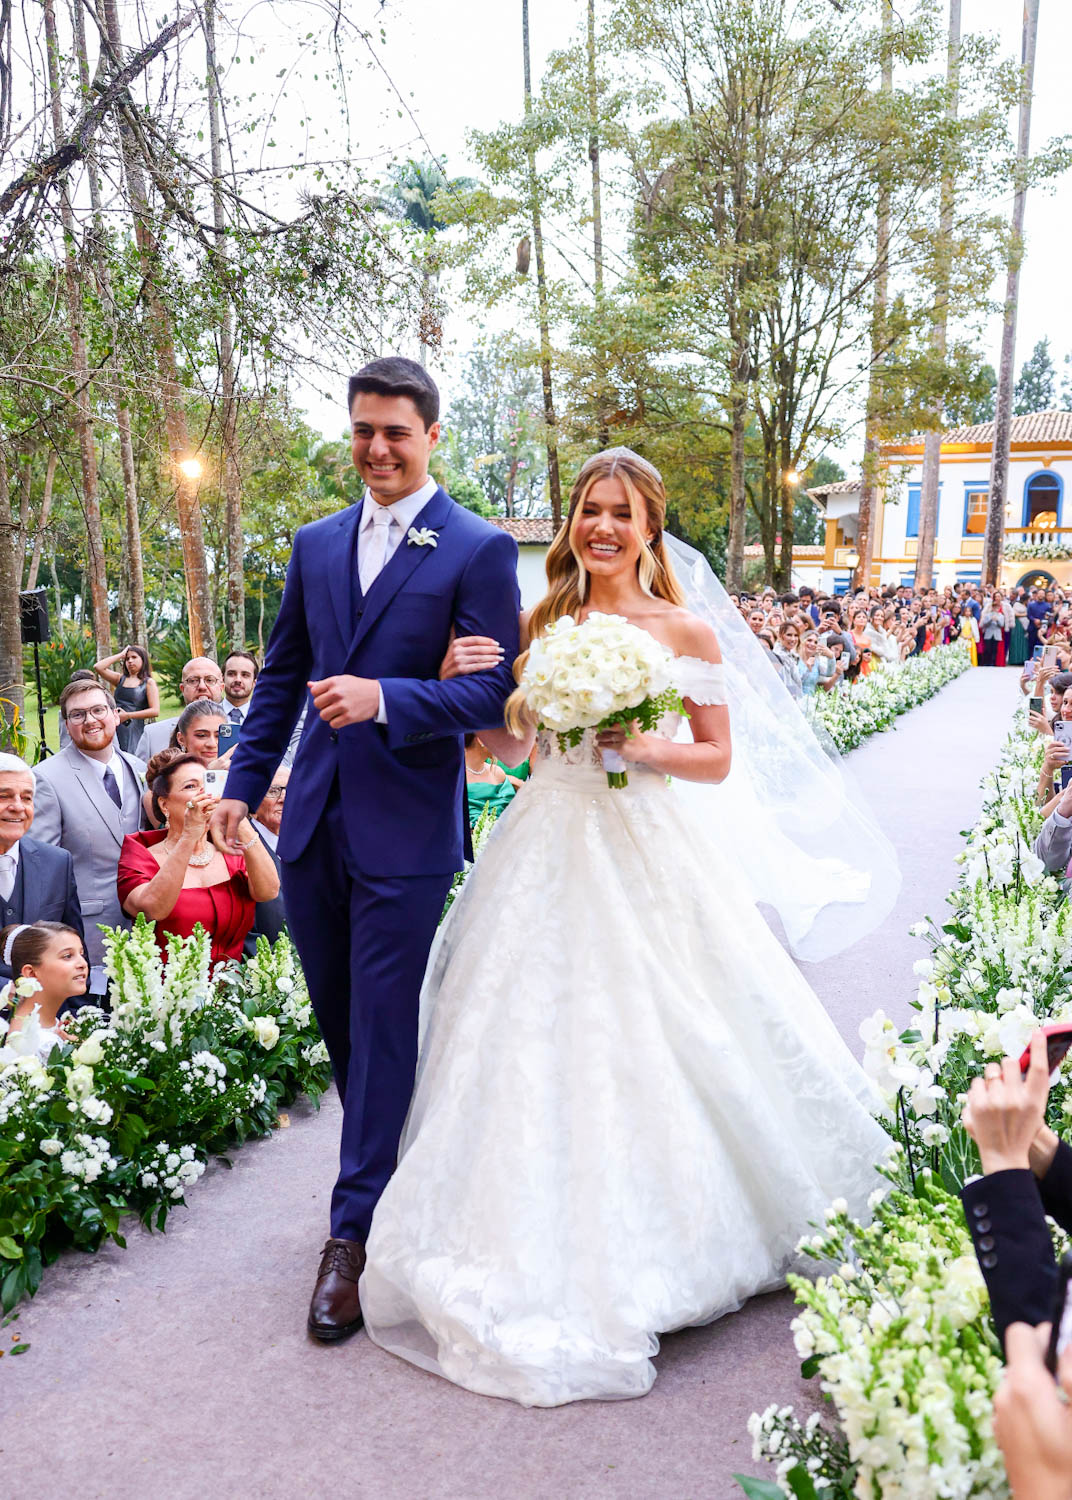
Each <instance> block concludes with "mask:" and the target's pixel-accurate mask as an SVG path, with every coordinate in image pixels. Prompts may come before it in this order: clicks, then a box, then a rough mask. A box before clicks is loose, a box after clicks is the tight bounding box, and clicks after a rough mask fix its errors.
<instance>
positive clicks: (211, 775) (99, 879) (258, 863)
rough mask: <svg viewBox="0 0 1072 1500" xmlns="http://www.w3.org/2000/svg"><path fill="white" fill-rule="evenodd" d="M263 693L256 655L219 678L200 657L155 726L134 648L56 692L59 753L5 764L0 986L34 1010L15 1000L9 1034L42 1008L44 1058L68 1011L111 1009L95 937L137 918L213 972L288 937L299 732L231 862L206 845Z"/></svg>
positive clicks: (235, 662)
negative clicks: (25, 994)
mask: <svg viewBox="0 0 1072 1500" xmlns="http://www.w3.org/2000/svg"><path fill="white" fill-rule="evenodd" d="M256 681H257V662H256V659H255V658H254V657H253V656H252V655H251V654H250V653H249V652H245V651H235V652H232V653H231V654H230V655H229V656H228V657H227V658H226V660H225V661H224V663H223V667H222V669H221V668H220V667H219V666H217V664H216V663H215V662H212V661H207V660H205V659H202V658H195V659H194V660H192V661H189V662H187V663H186V665H185V667H184V668H183V672H182V683H181V692H182V698H183V703H184V707H183V709H182V712H181V713H179V714H178V715H176V716H175V717H174V718H171V719H167V720H160V718H159V707H160V697H159V692H158V689H157V686H156V683H155V681H154V680H153V678H152V673H151V667H150V663H149V658H148V654H147V653H146V652H145V651H144V650H142V648H140V647H134V646H131V647H127V648H126V649H125V650H124V651H122V652H120V653H119V654H118V655H116V656H113V657H107V658H105V659H104V660H103V661H101V662H98V663H97V667H96V669H95V671H94V672H77V673H75V674H74V675H73V676H72V680H71V681H70V682H68V684H67V686H66V687H65V688H64V689H63V692H62V693H61V694H60V701H59V711H60V726H61V731H62V732H61V742H62V748H61V749H60V750H59V752H58V753H57V754H56V755H53V756H49V757H47V758H46V759H45V760H43V761H42V762H41V763H40V764H38V765H37V766H36V767H31V766H30V765H29V764H28V763H27V762H26V761H24V760H22V759H21V758H20V757H19V756H17V755H11V754H6V753H0V929H2V931H0V983H3V982H4V981H7V980H11V979H18V978H20V977H21V978H23V979H26V980H33V981H35V983H36V984H38V985H40V989H39V990H35V991H34V995H35V1000H34V1005H31V1004H30V1002H29V1000H27V999H25V998H20V997H19V996H18V994H17V992H14V993H13V992H12V991H10V990H9V991H8V998H7V1001H6V1009H7V1015H6V1019H8V1021H9V1024H10V1027H11V1029H12V1031H13V1032H14V1033H16V1034H17V1033H18V1031H19V1030H20V1029H21V1026H22V1025H23V1022H24V1018H25V1017H26V1016H27V1015H29V1014H31V1013H32V1011H33V1009H34V1006H36V1008H37V1012H38V1024H39V1025H40V1026H41V1027H42V1028H43V1030H42V1032H41V1045H42V1046H47V1045H51V1040H54V1039H55V1036H56V1035H62V1026H63V1015H64V1014H65V1013H66V1012H67V1011H69V1010H70V1009H72V1008H76V1007H77V1005H78V1004H82V1003H86V1002H91V1003H93V1004H97V1005H101V1006H105V1007H106V1006H107V981H106V977H105V973H104V968H103V959H104V945H103V936H102V933H101V928H102V927H107V928H115V927H129V926H130V924H131V922H132V921H133V920H134V919H135V918H136V917H137V916H138V914H139V913H143V914H144V915H145V916H146V917H147V918H149V919H150V920H152V921H153V922H155V924H156V929H155V930H156V940H157V942H158V943H159V945H160V948H161V951H162V952H163V953H164V954H165V956H166V951H167V939H168V936H169V935H177V936H180V937H187V936H189V935H190V934H191V933H192V932H193V930H194V928H195V926H197V925H198V924H200V926H201V927H202V928H203V929H204V930H205V931H206V932H207V933H208V935H209V939H210V942H211V956H212V961H213V962H214V963H218V962H223V961H226V960H237V959H239V958H241V957H242V955H243V954H244V953H245V954H249V953H252V952H253V951H254V949H255V947H256V941H257V938H258V936H261V935H263V936H265V937H267V938H268V939H269V940H271V941H273V942H274V941H275V939H276V938H277V937H278V936H279V934H280V932H281V931H282V930H283V929H284V927H285V925H286V912H285V909H284V907H283V900H282V896H281V894H280V882H279V863H278V856H277V853H276V845H277V841H278V836H279V829H280V823H281V820H282V815H283V807H284V802H285V798H286V793H287V785H288V783H289V780H290V775H291V763H292V761H293V758H294V751H295V749H296V745H297V738H298V731H296V732H295V737H294V739H293V740H292V741H291V745H290V746H289V748H288V751H287V755H286V757H285V758H284V762H283V764H281V765H280V766H279V768H278V770H277V772H276V774H275V776H274V777H273V781H272V785H271V786H270V787H269V788H268V791H267V793H266V794H265V797H264V800H263V802H262V803H261V805H260V807H258V808H257V809H256V811H255V812H254V813H253V815H252V817H250V818H249V819H247V820H245V821H244V822H243V823H242V825H241V826H240V829H239V841H240V845H241V847H240V849H239V850H238V851H232V850H230V849H228V850H222V849H220V848H217V847H216V845H215V844H214V843H213V842H212V841H211V840H210V838H209V836H208V826H209V818H210V814H211V811H212V808H213V806H214V805H215V802H216V801H217V800H218V798H219V797H220V796H221V795H222V793H223V789H224V781H225V777H226V772H227V766H228V763H229V761H230V758H231V756H232V755H233V753H234V749H235V746H236V745H237V743H238V739H239V736H240V734H241V728H242V724H243V722H244V720H245V716H246V713H247V712H248V709H249V704H250V700H251V698H252V696H253V692H254V689H255V686H256ZM131 746H135V747H136V748H135V749H132V748H131ZM138 751H141V752H142V754H139V753H137V752H138ZM143 755H145V756H147V760H146V759H143V758H142V757H143ZM61 991H62V993H61Z"/></svg>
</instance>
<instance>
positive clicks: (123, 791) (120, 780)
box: [78, 744, 134, 812]
mask: <svg viewBox="0 0 1072 1500" xmlns="http://www.w3.org/2000/svg"><path fill="white" fill-rule="evenodd" d="M78 753H79V755H80V756H81V757H82V759H83V760H84V761H85V763H86V765H87V766H92V767H93V769H94V771H95V772H96V774H97V780H98V781H99V782H100V784H101V786H103V785H104V773H105V771H106V770H108V769H109V768H110V769H111V772H112V775H113V776H114V777H115V784H116V786H117V787H118V788H119V798H120V802H121V804H122V806H121V808H120V811H121V812H125V811H126V809H127V807H128V806H129V805H130V799H131V796H132V795H133V792H134V788H133V787H131V786H128V785H127V768H126V766H125V765H124V764H123V761H122V758H121V757H120V756H119V755H117V754H116V750H115V745H114V744H113V746H112V753H111V757H110V758H109V759H108V760H96V759H95V758H94V757H93V756H92V755H87V754H86V752H85V751H84V750H79V751H78Z"/></svg>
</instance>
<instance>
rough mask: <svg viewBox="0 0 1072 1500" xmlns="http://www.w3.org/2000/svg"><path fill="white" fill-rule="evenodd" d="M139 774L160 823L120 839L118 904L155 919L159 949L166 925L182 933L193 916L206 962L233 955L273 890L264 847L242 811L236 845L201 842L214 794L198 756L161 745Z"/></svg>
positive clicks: (270, 866) (272, 867)
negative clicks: (208, 948) (231, 849)
mask: <svg viewBox="0 0 1072 1500" xmlns="http://www.w3.org/2000/svg"><path fill="white" fill-rule="evenodd" d="M146 780H147V781H148V783H149V790H150V792H151V794H152V800H153V812H154V814H155V816H156V818H157V819H158V821H160V822H162V823H163V825H164V826H163V829H162V830H161V831H160V832H156V831H155V830H154V831H153V832H149V833H134V834H128V835H127V837H126V838H125V839H124V840H123V851H122V853H121V854H120V856H119V870H118V875H117V884H118V887H119V898H120V900H121V901H122V903H123V909H124V911H125V912H126V913H127V915H128V916H130V917H136V916H137V915H138V913H139V912H143V913H144V914H145V916H146V917H148V919H149V920H150V921H151V922H155V923H156V941H157V943H158V945H159V947H160V950H161V952H162V953H163V954H164V955H165V957H166V956H167V936H168V934H169V933H174V934H176V935H177V936H179V937H189V936H190V934H191V933H192V932H193V930H194V927H195V926H196V925H197V924H198V923H200V924H201V926H202V927H203V928H204V929H205V931H206V932H207V933H208V934H209V937H210V939H211V943H212V962H213V963H220V962H222V961H223V960H225V959H229V958H235V959H237V958H240V957H241V955H242V945H243V942H244V941H245V937H246V934H247V933H248V932H249V930H250V929H251V927H252V926H253V920H254V916H255V911H254V908H255V906H256V904H257V903H258V902H262V901H272V900H274V899H275V897H276V896H278V895H279V876H278V874H277V872H276V867H275V863H274V861H273V859H272V856H271V854H270V853H269V852H268V850H267V849H266V848H265V846H264V844H263V843H262V841H261V839H260V838H259V837H258V836H257V833H256V830H255V829H253V828H252V827H251V826H250V823H249V819H248V818H243V819H242V823H241V826H240V828H239V834H238V837H239V846H240V850H241V852H240V853H237V854H223V853H221V852H220V851H219V850H218V849H217V848H216V847H215V845H213V844H210V843H209V842H208V825H209V818H210V817H211V815H212V809H213V808H214V807H215V805H216V802H217V800H218V799H217V798H216V797H213V796H210V795H208V794H207V793H206V791H205V768H204V765H203V764H202V762H201V760H200V759H199V757H198V756H196V755H191V754H189V753H188V752H186V753H184V752H183V751H181V750H162V751H161V752H160V753H159V754H158V755H154V756H153V758H152V760H151V761H150V762H149V766H148V770H147V772H146Z"/></svg>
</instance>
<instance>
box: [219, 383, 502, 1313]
mask: <svg viewBox="0 0 1072 1500" xmlns="http://www.w3.org/2000/svg"><path fill="white" fill-rule="evenodd" d="M349 403H350V422H351V433H352V445H353V460H354V466H355V468H356V469H357V471H358V473H359V474H360V475H361V478H362V479H363V480H364V482H365V485H366V490H365V496H364V499H363V500H362V501H360V502H359V503H358V504H356V505H351V506H349V507H347V509H346V510H343V511H339V512H337V513H336V514H335V515H331V516H327V517H325V518H324V519H322V520H319V521H314V522H312V523H311V524H310V525H308V526H303V527H302V528H301V529H300V530H299V531H298V533H297V534H296V536H295V538H294V547H293V551H292V553H291V558H290V564H289V567H288V569H287V581H286V588H285V589H284V592H283V602H282V604H281V606H280V610H279V618H278V619H277V620H276V623H275V628H274V629H273V631H272V636H271V640H270V641H269V643H268V650H267V653H266V656H265V662H264V668H263V670H262V672H261V674H260V676H259V678H258V681H257V689H256V692H255V693H254V695H253V700H252V705H251V707H250V710H249V713H248V715H247V717H246V721H245V724H244V725H243V728H242V738H241V739H240V740H239V742H238V747H237V749H236V751H235V754H234V759H233V762H232V765H231V768H230V771H229V772H228V776H227V787H226V790H227V796H226V798H225V799H224V800H223V801H222V802H221V803H220V805H219V807H218V808H217V810H216V813H215V816H214V824H215V826H216V828H217V829H218V831H219V833H220V834H222V837H223V839H224V840H225V841H226V843H227V846H228V847H233V848H236V847H238V844H237V830H238V821H239V819H240V818H241V817H242V816H243V815H245V814H246V813H247V812H248V810H249V809H250V808H255V807H257V806H258V805H259V804H260V802H261V800H262V799H263V797H264V794H265V791H266V790H267V788H268V784H269V782H270V781H271V779H272V775H273V773H274V771H275V769H276V767H277V766H278V765H279V762H280V760H281V759H282V756H283V752H284V750H285V749H286V747H287V742H288V740H289V739H290V735H291V731H292V730H293V728H294V724H295V722H296V720H297V718H298V714H299V713H300V711H301V708H302V706H303V704H304V703H306V701H307V696H306V695H307V694H308V697H309V699H310V700H311V706H310V709H309V712H308V715H307V718H306V723H305V729H304V732H303V734H302V738H301V742H300V744H299V747H298V751H297V755H296V758H295V767H294V776H293V779H292V780H291V784H290V787H289V789H288V793H287V801H286V809H285V811H284V814H283V825H282V829H281V831H280V835H279V846H278V853H279V858H280V862H281V870H282V884H283V897H284V903H285V905H286V910H287V919H288V922H289V926H290V930H291V933H292V935H293V937H294V941H295V943H296V944H297V948H298V953H299V955H300V957H301V961H302V967H303V969H304V971H305V977H306V980H307V982H308V986H309V994H310V997H311V999H312V1002H313V1007H314V1009H315V1011H316V1016H317V1020H318V1021H319V1023H320V1029H321V1031H322V1033H323V1036H324V1040H325V1042H326V1043H327V1048H328V1052H329V1054H330V1056H331V1064H332V1068H333V1070H334V1074H335V1082H336V1084H337V1085H338V1090H339V1097H340V1099H341V1100H342V1106H343V1119H342V1143H341V1147H340V1152H339V1176H338V1180H337V1181H336V1183H335V1189H334V1192H333V1194H332V1199H331V1238H330V1239H329V1240H328V1242H327V1244H326V1245H325V1247H324V1251H323V1256H322V1259H321V1262H320V1271H319V1274H318V1277H317V1282H316V1287H315V1290H314V1292H313V1299H312V1304H311V1306H310V1309H309V1331H310V1333H312V1334H313V1335H314V1337H316V1338H319V1339H324V1340H332V1339H339V1338H343V1337H345V1336H346V1335H347V1334H349V1333H352V1332H353V1331H354V1330H355V1329H356V1328H358V1327H359V1326H360V1324H361V1308H360V1304H359V1301H358V1291H357V1283H358V1278H359V1276H360V1275H361V1272H362V1270H363V1269H364V1264H365V1248H364V1247H365V1241H366V1239H367V1237H368V1232H369V1226H370V1224H371V1222H372V1212H373V1209H374V1208H375V1207H376V1202H377V1200H378V1198H379V1196H380V1194H381V1193H382V1192H383V1189H384V1187H385V1186H386V1184H387V1180H388V1178H389V1177H390V1175H391V1173H392V1171H393V1170H394V1166H395V1161H396V1157H397V1152H398V1140H399V1136H400V1134H401V1131H402V1125H403V1123H404V1120H405V1116H406V1111H407V1109H408V1107H409V1101H410V1095H411V1093H412V1091H413V1077H414V1069H415V1066H416V1057H417V1002H418V996H419V993H420V988H421V980H422V978H423V975H424V969H425V963H426V960H427V958H428V950H429V948H430V946H431V942H432V938H433V937H434V936H435V931H436V926H437V923H438V920H439V916H440V913H441V912H442V909H443V902H444V900H445V899H446V895H447V891H448V889H449V887H450V883H451V877H452V876H453V874H454V873H455V871H457V870H458V869H460V868H461V865H462V854H463V849H464V847H465V844H466V842H467V840H468V827H469V825H468V819H467V817H466V813H465V805H466V804H465V770H464V757H463V736H464V735H465V734H466V733H467V732H469V731H470V730H478V729H480V728H481V727H489V726H491V725H498V724H501V723H502V714H503V705H504V703H505V701H506V698H507V697H508V695H509V693H510V692H511V690H512V688H513V677H512V674H511V664H512V663H513V661H514V658H515V657H516V655H517V652H518V612H519V600H518V587H517V571H516V568H517V544H516V543H515V542H514V540H513V539H512V538H511V537H509V536H508V535H507V534H506V533H505V532H502V531H499V530H497V529H496V528H495V527H494V526H491V525H489V524H488V522H486V521H483V520H481V519H479V518H478V517H477V516H475V515H474V514H473V513H472V512H471V511H468V510H465V509H463V508H462V507H461V506H460V505H456V504H455V503H454V501H453V500H451V498H450V496H449V495H448V494H446V492H445V491H444V490H443V489H441V488H440V487H439V485H438V484H437V483H436V482H435V480H434V479H429V477H428V460H429V458H430V456H431V453H432V450H433V449H434V448H435V446H436V444H437V442H438V441H439V392H438V390H437V389H436V386H435V384H434V382H433V381H432V380H431V379H430V378H429V376H428V375H427V374H426V373H425V371H424V370H423V369H422V368H421V366H420V365H418V364H415V363H414V362H413V361H412V360H408V359H395V358H391V359H377V360H374V361H373V362H372V363H371V364H368V365H366V366H365V367H364V369H362V370H360V371H359V372H358V374H356V375H353V376H351V377H350V389H349ZM452 628H453V629H454V630H455V631H456V632H457V634H458V635H482V636H491V637H493V638H494V639H495V640H497V641H499V642H500V643H501V645H502V647H503V651H504V655H503V661H502V664H501V665H500V666H499V667H496V668H494V669H491V670H489V671H485V672H480V673H477V674H474V675H469V676H461V677H456V678H454V679H452V680H450V681H447V682H441V681H440V680H439V677H438V672H439V665H440V662H441V661H442V658H443V655H444V653H445V652H446V650H447V647H448V644H449V640H450V632H451V630H452Z"/></svg>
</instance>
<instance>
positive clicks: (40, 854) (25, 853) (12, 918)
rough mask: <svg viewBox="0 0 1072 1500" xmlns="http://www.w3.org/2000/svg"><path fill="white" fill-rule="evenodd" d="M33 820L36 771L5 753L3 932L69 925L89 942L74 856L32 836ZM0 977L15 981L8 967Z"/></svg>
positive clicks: (1, 761)
mask: <svg viewBox="0 0 1072 1500" xmlns="http://www.w3.org/2000/svg"><path fill="white" fill-rule="evenodd" d="M33 815H34V773H33V771H32V770H31V769H30V767H29V766H28V765H27V764H26V762H25V761H24V760H22V759H20V757H19V756H17V755H8V754H6V753H0V927H6V926H8V924H9V923H11V922H64V923H65V924H66V925H67V926H68V927H73V928H74V930H75V932H77V933H78V934H79V936H80V937H81V938H82V939H83V941H84V940H85V929H84V927H83V926H82V909H81V907H80V906H79V904H78V888H77V886H76V885H75V883H74V866H73V865H72V863H71V856H70V855H69V854H68V853H67V850H66V849H55V848H53V847H52V845H51V844H42V843H39V842H38V841H37V840H36V839H32V838H29V837H28V836H27V835H28V834H29V831H30V825H31V824H32V823H33ZM0 959H2V955H0ZM0 977H2V978H4V979H10V978H11V971H10V969H8V968H6V967H5V966H4V965H3V963H2V962H0Z"/></svg>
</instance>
